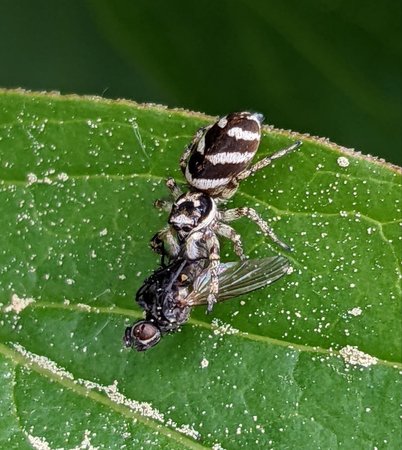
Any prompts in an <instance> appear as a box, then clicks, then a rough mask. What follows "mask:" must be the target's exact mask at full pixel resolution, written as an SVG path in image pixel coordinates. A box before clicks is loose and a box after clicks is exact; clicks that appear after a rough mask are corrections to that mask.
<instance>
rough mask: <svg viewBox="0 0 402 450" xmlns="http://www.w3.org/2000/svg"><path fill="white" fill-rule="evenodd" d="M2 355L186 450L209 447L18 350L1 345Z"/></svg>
mask: <svg viewBox="0 0 402 450" xmlns="http://www.w3.org/2000/svg"><path fill="white" fill-rule="evenodd" d="M0 353H1V354H3V355H4V356H5V357H6V358H8V359H10V360H12V361H13V362H14V363H15V364H17V365H22V366H24V367H27V368H30V369H32V370H34V371H35V372H37V373H38V374H40V375H41V376H43V377H45V378H48V379H50V380H52V381H55V382H57V383H59V384H60V385H61V386H63V387H66V388H68V389H70V390H72V391H73V392H74V393H75V394H77V395H80V396H82V397H85V398H90V399H91V400H93V401H95V402H96V403H100V404H102V405H104V406H107V407H108V408H110V409H112V410H113V411H115V412H117V413H119V414H121V415H122V416H124V417H126V418H127V419H136V420H138V421H139V422H141V423H142V424H144V425H145V426H147V427H149V428H151V429H152V430H154V431H157V432H159V433H161V434H163V435H164V436H165V437H166V438H169V439H172V440H173V441H176V442H178V443H180V444H182V445H183V446H185V447H186V448H189V449H191V450H205V449H207V448H209V447H204V446H203V445H201V444H198V443H197V442H195V441H192V440H190V439H189V438H187V437H185V436H183V435H182V434H181V433H179V432H178V431H176V430H174V429H172V428H169V427H167V426H166V425H164V424H163V423H161V422H158V421H156V420H153V419H150V418H147V417H145V416H143V415H141V414H140V413H137V412H135V411H133V410H131V409H130V408H128V407H127V406H125V405H121V404H118V403H116V402H113V401H112V400H110V399H109V398H108V397H107V396H105V395H102V394H100V393H99V392H96V391H94V390H92V389H87V388H85V387H84V386H82V385H81V384H78V382H77V381H76V380H75V379H74V380H71V379H68V378H65V377H62V376H61V375H58V374H56V373H54V372H52V371H51V370H48V369H46V368H44V367H42V366H41V365H40V364H38V363H37V362H35V361H32V360H30V359H29V358H28V357H25V356H24V355H22V354H21V353H19V352H18V351H16V350H12V349H11V348H9V347H8V346H6V345H4V344H2V343H0Z"/></svg>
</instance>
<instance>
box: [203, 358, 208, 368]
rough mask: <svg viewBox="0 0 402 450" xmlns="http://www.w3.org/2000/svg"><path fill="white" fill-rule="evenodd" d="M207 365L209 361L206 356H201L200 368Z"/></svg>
mask: <svg viewBox="0 0 402 450" xmlns="http://www.w3.org/2000/svg"><path fill="white" fill-rule="evenodd" d="M208 366H209V361H208V360H207V359H206V358H203V359H202V360H201V369H205V368H206V367H208Z"/></svg>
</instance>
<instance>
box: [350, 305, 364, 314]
mask: <svg viewBox="0 0 402 450" xmlns="http://www.w3.org/2000/svg"><path fill="white" fill-rule="evenodd" d="M362 312H363V311H362V309H361V308H359V307H358V306H357V307H356V308H353V309H350V310H349V311H348V314H350V315H351V316H355V317H357V316H360V314H361V313H362Z"/></svg>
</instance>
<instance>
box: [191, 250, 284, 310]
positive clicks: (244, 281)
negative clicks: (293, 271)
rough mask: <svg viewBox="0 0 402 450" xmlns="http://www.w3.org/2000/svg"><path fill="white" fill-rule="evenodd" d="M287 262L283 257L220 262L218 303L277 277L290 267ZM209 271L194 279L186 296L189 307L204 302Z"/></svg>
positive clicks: (206, 296)
mask: <svg viewBox="0 0 402 450" xmlns="http://www.w3.org/2000/svg"><path fill="white" fill-rule="evenodd" d="M289 267H290V264H289V261H288V260H287V259H286V258H284V257H283V256H274V257H270V258H262V259H249V260H247V261H239V262H228V263H222V264H220V266H219V293H218V298H217V300H218V302H222V301H224V300H228V299H230V298H233V297H237V296H239V295H244V294H247V293H249V292H252V291H255V290H256V289H260V288H263V287H265V286H268V285H269V284H272V283H273V282H274V281H276V280H279V278H281V277H283V276H284V275H285V274H286V273H287V272H288V270H289ZM210 283H211V274H210V271H209V270H208V269H206V270H204V271H203V272H202V273H201V274H200V275H199V276H198V277H197V279H196V280H195V282H194V290H193V291H192V292H191V294H190V295H189V296H188V298H187V301H188V305H189V306H195V305H204V304H206V303H207V298H208V294H209V286H210Z"/></svg>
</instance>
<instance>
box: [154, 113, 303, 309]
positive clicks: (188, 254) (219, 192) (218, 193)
mask: <svg viewBox="0 0 402 450" xmlns="http://www.w3.org/2000/svg"><path fill="white" fill-rule="evenodd" d="M262 121H263V116H262V115H261V114H257V113H254V114H252V113H249V112H240V113H232V114H229V115H227V116H225V117H223V118H221V119H219V120H218V121H217V122H216V123H214V124H212V125H209V126H207V127H205V128H201V129H200V130H199V131H198V132H197V134H196V136H195V138H194V139H193V141H192V143H191V144H190V146H189V147H188V148H187V149H186V150H185V152H184V154H183V156H182V158H181V161H180V166H181V168H182V170H183V173H184V175H185V177H186V180H187V182H188V184H189V186H190V191H189V192H187V193H185V194H183V193H182V192H181V190H180V188H179V187H178V186H177V185H176V183H175V181H174V180H173V179H172V178H170V179H169V180H168V181H167V183H166V184H167V187H168V188H169V190H170V191H171V193H172V195H173V199H174V202H173V203H170V202H166V201H157V202H156V206H158V207H160V208H162V209H165V210H166V211H168V212H170V215H169V220H168V222H169V225H168V226H167V227H166V228H164V229H163V230H161V231H160V232H159V233H157V234H156V235H155V236H154V237H153V239H152V241H151V246H152V248H153V249H154V250H155V251H157V252H158V253H161V254H162V261H164V256H168V257H169V258H170V259H175V258H177V257H182V258H184V259H190V260H193V259H197V258H200V257H207V258H209V260H210V266H209V270H210V271H211V284H210V291H209V297H208V310H211V309H212V307H213V304H214V303H215V301H216V297H217V294H218V291H219V281H218V276H217V268H218V267H219V263H220V252H219V241H218V238H217V236H223V237H225V238H227V239H230V240H231V241H232V242H233V246H234V250H235V252H236V254H237V255H238V256H239V257H240V258H241V259H244V258H245V256H244V253H243V248H242V242H241V237H240V235H239V234H238V233H237V232H236V231H235V230H234V229H233V228H232V227H231V226H230V225H228V223H230V222H232V221H234V220H237V219H240V218H241V217H248V218H249V219H251V220H252V221H254V222H255V223H256V224H257V225H258V226H259V228H260V229H261V231H262V232H263V233H264V234H265V235H266V236H268V237H270V238H271V239H272V241H273V242H275V243H276V244H277V245H279V246H280V247H282V248H283V249H285V250H290V247H289V246H288V245H287V244H286V243H284V242H283V241H281V240H280V239H279V238H278V237H277V236H276V234H275V233H274V231H273V230H272V228H271V227H270V226H269V225H268V223H267V222H266V221H265V220H264V219H262V218H261V217H260V215H259V214H258V213H257V212H256V211H255V210H254V209H253V208H250V207H243V208H234V209H221V208H218V203H219V202H223V201H225V200H227V199H228V198H230V197H232V196H233V195H234V193H235V192H236V190H237V188H238V186H239V182H240V181H241V180H243V179H245V178H247V177H249V176H250V175H252V174H253V173H255V172H256V171H258V170H260V169H262V168H263V167H266V166H267V165H269V164H271V163H272V162H273V161H275V160H276V159H279V158H281V157H282V156H285V155H287V154H288V153H291V152H293V151H294V150H296V149H297V148H299V147H300V146H301V142H300V141H297V142H295V143H294V144H293V145H291V146H290V147H287V148H285V149H282V150H279V151H278V152H276V153H274V154H273V155H271V156H268V157H266V158H263V159H262V160H260V161H258V162H257V163H256V164H254V165H253V166H251V167H249V164H250V163H251V160H252V158H253V156H254V155H255V153H256V151H257V149H258V145H259V143H260V138H261V124H262Z"/></svg>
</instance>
